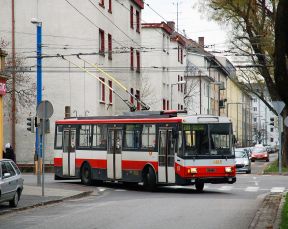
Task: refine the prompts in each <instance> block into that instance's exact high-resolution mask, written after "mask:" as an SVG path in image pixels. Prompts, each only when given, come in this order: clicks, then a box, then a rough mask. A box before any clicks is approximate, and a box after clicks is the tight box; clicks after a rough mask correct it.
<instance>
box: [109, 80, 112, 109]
mask: <svg viewBox="0 0 288 229" xmlns="http://www.w3.org/2000/svg"><path fill="white" fill-rule="evenodd" d="M108 84H109V87H111V88H112V80H109V81H108ZM109 103H110V104H112V103H113V91H112V90H111V89H109Z"/></svg>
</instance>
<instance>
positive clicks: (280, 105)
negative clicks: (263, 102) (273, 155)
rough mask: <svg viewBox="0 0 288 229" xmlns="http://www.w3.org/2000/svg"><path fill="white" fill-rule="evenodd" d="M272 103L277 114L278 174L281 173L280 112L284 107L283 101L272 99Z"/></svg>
mask: <svg viewBox="0 0 288 229" xmlns="http://www.w3.org/2000/svg"><path fill="white" fill-rule="evenodd" d="M272 105H273V107H274V109H275V111H276V112H277V114H278V132H279V136H278V138H279V140H278V141H279V150H278V160H279V161H278V165H279V174H282V146H281V145H282V143H281V136H282V134H281V128H282V126H281V125H282V122H281V119H282V116H281V112H282V110H283V109H284V107H285V103H284V102H283V101H272Z"/></svg>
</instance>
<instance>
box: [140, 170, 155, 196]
mask: <svg viewBox="0 0 288 229" xmlns="http://www.w3.org/2000/svg"><path fill="white" fill-rule="evenodd" d="M143 185H144V188H145V189H146V190H147V191H153V190H155V188H156V174H155V172H154V171H153V169H152V168H151V167H150V166H149V167H148V168H147V169H145V172H144V177H143Z"/></svg>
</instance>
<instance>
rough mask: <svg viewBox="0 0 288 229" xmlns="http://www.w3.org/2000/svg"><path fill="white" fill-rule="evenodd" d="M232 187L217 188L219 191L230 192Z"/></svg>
mask: <svg viewBox="0 0 288 229" xmlns="http://www.w3.org/2000/svg"><path fill="white" fill-rule="evenodd" d="M232 188H233V187H232V186H222V187H221V188H218V190H220V191H230V190H232Z"/></svg>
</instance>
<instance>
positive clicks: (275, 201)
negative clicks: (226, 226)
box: [248, 193, 284, 229]
mask: <svg viewBox="0 0 288 229" xmlns="http://www.w3.org/2000/svg"><path fill="white" fill-rule="evenodd" d="M283 196H284V193H269V194H267V195H266V196H265V197H264V200H263V202H262V203H261V206H260V208H259V209H258V211H257V212H256V214H255V216H254V218H253V220H252V222H251V223H250V225H249V227H248V228H249V229H262V228H271V229H272V228H278V227H275V225H277V224H278V226H279V223H280V219H281V210H282V208H281V207H282V206H281V203H282V201H284V200H283Z"/></svg>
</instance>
